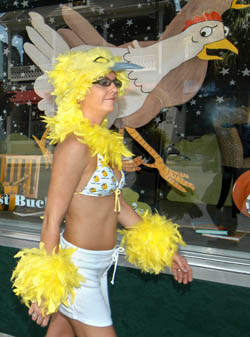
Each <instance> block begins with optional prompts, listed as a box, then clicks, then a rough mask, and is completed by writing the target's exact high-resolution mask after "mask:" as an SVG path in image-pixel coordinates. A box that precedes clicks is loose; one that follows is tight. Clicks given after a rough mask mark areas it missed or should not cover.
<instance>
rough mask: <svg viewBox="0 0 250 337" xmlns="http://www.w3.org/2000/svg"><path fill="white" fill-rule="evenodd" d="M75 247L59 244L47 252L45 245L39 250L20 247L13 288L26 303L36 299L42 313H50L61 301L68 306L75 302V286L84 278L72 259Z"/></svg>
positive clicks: (55, 309)
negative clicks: (62, 246) (60, 245)
mask: <svg viewBox="0 0 250 337" xmlns="http://www.w3.org/2000/svg"><path fill="white" fill-rule="evenodd" d="M75 250H76V249H74V248H67V249H61V248H60V247H59V251H58V253H56V252H55V250H54V251H53V252H52V254H48V253H47V252H46V250H45V248H44V244H43V243H40V249H38V248H32V249H23V250H21V251H19V252H18V253H17V254H16V255H15V258H20V260H19V261H18V264H17V266H16V268H15V270H14V271H13V273H12V276H11V280H12V281H13V288H14V289H13V291H14V293H15V294H16V295H17V296H21V298H22V301H23V302H24V303H25V305H26V306H28V307H29V306H30V304H31V303H32V302H37V303H38V305H39V306H40V307H41V309H42V314H43V315H44V314H47V315H49V314H52V313H54V312H56V311H57V310H58V307H59V305H60V304H61V303H63V304H65V305H66V306H67V305H69V301H68V298H71V303H73V301H74V296H75V291H74V288H78V287H80V284H81V282H84V278H83V277H82V276H81V275H80V274H79V273H78V268H77V267H76V266H75V265H74V263H73V262H72V261H71V256H72V254H73V253H74V251H75Z"/></svg>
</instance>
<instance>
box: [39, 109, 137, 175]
mask: <svg viewBox="0 0 250 337" xmlns="http://www.w3.org/2000/svg"><path fill="white" fill-rule="evenodd" d="M68 117H69V118H68ZM44 119H45V121H46V122H47V127H49V128H50V135H49V136H48V138H49V139H51V143H57V141H58V138H59V141H60V142H62V141H64V139H65V137H66V136H67V135H68V134H70V133H73V134H75V135H76V136H77V137H78V140H79V141H80V142H81V143H84V144H86V145H87V146H88V147H89V149H90V151H91V155H92V156H93V157H94V156H95V155H96V154H97V153H99V154H101V155H102V156H103V157H104V162H105V164H106V165H108V164H111V166H112V167H117V168H118V170H121V169H122V156H124V157H131V156H133V154H132V153H131V152H130V151H129V150H128V149H127V148H126V147H125V145H124V144H123V136H122V135H120V134H119V133H117V132H114V131H111V130H108V129H107V128H105V127H102V126H99V125H97V124H95V125H91V124H90V122H89V120H88V119H87V118H84V117H83V116H82V112H81V110H80V109H78V110H76V111H75V113H74V117H72V116H68V115H67V116H64V118H63V117H61V116H59V115H58V114H57V115H56V116H55V117H44Z"/></svg>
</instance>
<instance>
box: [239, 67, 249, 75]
mask: <svg viewBox="0 0 250 337" xmlns="http://www.w3.org/2000/svg"><path fill="white" fill-rule="evenodd" d="M241 72H242V76H243V77H245V76H250V70H249V69H248V68H247V67H246V68H245V69H244V70H241Z"/></svg>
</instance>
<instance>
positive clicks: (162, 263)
mask: <svg viewBox="0 0 250 337" xmlns="http://www.w3.org/2000/svg"><path fill="white" fill-rule="evenodd" d="M118 232H119V233H121V234H122V235H123V237H122V241H121V246H125V252H126V258H127V260H128V261H129V262H130V263H132V264H134V265H136V266H137V267H139V268H140V269H141V270H142V271H143V272H148V273H155V274H159V273H160V272H161V271H163V270H164V268H165V267H166V266H168V267H169V268H171V267H172V263H173V256H174V254H175V252H176V251H177V250H178V245H185V242H184V241H183V239H182V237H181V234H180V232H179V231H178V225H177V224H174V223H172V221H171V220H167V219H166V218H165V217H163V216H160V215H159V214H154V215H152V214H149V213H148V211H146V212H145V214H144V215H143V216H142V219H141V221H140V222H139V223H137V224H136V226H135V227H133V228H131V229H123V230H119V231H118Z"/></svg>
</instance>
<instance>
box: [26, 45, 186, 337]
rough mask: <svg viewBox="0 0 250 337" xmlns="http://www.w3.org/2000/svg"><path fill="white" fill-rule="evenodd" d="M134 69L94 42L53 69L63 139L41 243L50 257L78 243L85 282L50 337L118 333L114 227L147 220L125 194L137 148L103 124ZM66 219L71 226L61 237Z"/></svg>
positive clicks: (57, 133) (56, 124) (54, 127)
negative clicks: (110, 276)
mask: <svg viewBox="0 0 250 337" xmlns="http://www.w3.org/2000/svg"><path fill="white" fill-rule="evenodd" d="M131 67H133V64H126V63H119V62H118V58H116V57H113V56H112V55H111V54H110V52H109V51H107V50H105V49H103V48H95V49H91V50H89V51H78V52H71V53H69V54H67V55H62V56H60V57H59V58H58V62H57V64H56V66H55V68H54V70H52V71H51V72H50V73H49V77H50V79H51V82H52V84H53V86H54V88H55V90H54V95H55V96H56V103H57V107H58V111H57V115H56V116H55V117H46V118H45V119H46V122H47V124H48V126H49V128H50V132H51V135H50V139H51V140H52V142H54V143H57V142H58V143H59V144H58V145H57V148H56V151H55V154H54V159H53V167H52V175H51V181H50V186H49V191H48V200H47V205H46V210H45V213H44V220H43V225H42V233H41V241H42V242H43V243H44V247H45V250H46V254H48V256H51V255H50V254H52V252H53V250H56V251H57V252H58V247H59V243H60V245H61V247H62V248H63V249H64V250H66V248H77V250H76V251H74V253H73V255H72V261H73V262H74V265H76V266H77V267H78V272H79V273H80V274H81V275H83V277H84V278H85V280H84V282H82V283H81V286H80V287H77V289H76V291H75V292H76V296H75V299H74V301H73V300H72V301H71V302H73V304H70V305H69V303H68V302H67V301H66V303H64V304H61V305H60V307H59V311H58V312H55V313H54V314H53V315H52V317H51V322H50V325H49V329H48V332H47V335H46V336H47V337H52V336H53V337H57V336H58V337H59V336H60V337H62V336H68V337H70V336H72V337H73V336H75V335H77V336H78V337H83V336H84V337H91V336H94V337H97V336H100V337H101V336H102V337H115V336H116V333H115V331H114V328H113V326H112V320H111V313H110V307H109V300H108V294H107V271H108V269H109V267H110V265H111V264H112V261H113V259H114V257H115V256H117V251H116V250H115V249H114V247H115V244H116V239H117V237H116V225H117V222H119V223H120V224H121V225H122V226H124V227H125V228H132V227H136V226H137V224H138V223H140V222H141V221H142V219H141V217H140V216H139V215H138V214H137V213H136V212H135V211H134V210H133V209H132V208H131V207H130V206H129V205H128V204H127V203H126V202H125V201H124V199H123V197H122V195H121V194H120V191H121V189H122V187H123V185H124V174H123V173H122V171H121V158H122V156H130V155H131V153H130V152H129V151H128V150H127V149H126V148H125V147H124V145H123V143H122V139H121V136H120V135H118V134H116V133H114V132H111V131H109V130H108V129H106V128H105V126H103V123H104V121H105V118H106V117H107V116H108V114H109V113H111V112H112V111H113V110H114V106H115V102H116V100H117V98H118V95H121V94H123V92H124V90H125V89H126V87H127V86H128V83H129V81H128V79H127V75H126V72H125V71H124V69H126V68H131ZM64 217H66V225H65V231H64V233H63V234H61V236H60V223H61V222H62V220H63V218H64ZM132 231H133V229H132V230H131V232H132ZM175 234H176V233H175ZM178 235H179V234H177V236H178ZM176 242H182V241H181V239H180V240H179V241H178V240H177V241H176ZM171 254H172V257H173V258H172V260H171V264H172V270H173V274H174V277H175V279H176V280H177V281H178V282H183V283H185V284H186V283H187V282H189V281H191V280H192V272H191V269H190V267H189V266H188V264H187V262H186V260H185V259H184V258H183V257H181V256H180V255H179V254H178V253H177V252H176V251H173V252H172V253H171ZM171 254H170V255H171ZM52 255H53V254H52ZM55 273H56V272H55ZM23 278H24V277H23ZM44 292H45V290H44ZM41 296H42V298H43V299H42V300H39V299H38V303H40V305H38V303H32V304H31V306H30V308H29V314H30V315H31V317H32V319H33V320H34V321H35V322H36V323H37V324H39V325H41V326H46V325H47V324H48V321H49V318H50V315H46V313H48V312H50V311H49V310H47V309H46V310H45V311H44V309H42V307H43V304H44V301H45V300H44V293H43V294H42V295H41ZM69 302H70V301H69ZM55 310H56V309H55ZM51 311H53V310H51Z"/></svg>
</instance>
